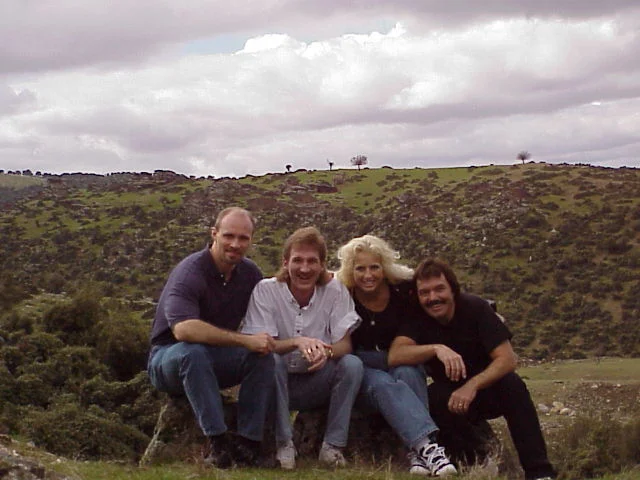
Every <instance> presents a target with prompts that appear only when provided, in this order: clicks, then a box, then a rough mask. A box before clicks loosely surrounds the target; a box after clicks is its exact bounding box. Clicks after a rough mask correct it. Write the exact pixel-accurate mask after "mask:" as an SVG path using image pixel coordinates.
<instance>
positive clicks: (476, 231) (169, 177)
mask: <svg viewBox="0 0 640 480" xmlns="http://www.w3.org/2000/svg"><path fill="white" fill-rule="evenodd" d="M16 183H17V182H16V175H7V174H1V175H0V205H2V210H1V212H0V240H1V241H0V278H1V279H2V280H0V305H1V306H2V307H3V309H4V311H5V312H6V311H8V309H10V308H11V307H12V306H14V305H17V304H18V303H19V302H21V301H23V300H25V299H27V298H29V297H31V296H33V295H37V294H42V293H44V292H48V293H57V294H59V293H63V292H66V293H68V294H73V293H74V292H77V291H79V290H81V289H82V288H85V287H87V286H88V285H91V286H93V287H95V288H96V289H97V290H98V291H99V292H100V293H101V295H103V297H104V298H107V299H112V301H114V302H125V303H126V304H127V305H128V308H130V309H132V310H135V311H138V312H139V313H140V316H141V317H144V318H149V317H150V315H151V312H152V311H153V302H154V301H155V300H156V299H157V297H158V295H159V292H160V290H161V288H162V285H163V282H164V279H165V278H166V275H167V273H168V272H169V271H170V269H171V268H172V267H173V265H175V263H176V262H177V261H178V260H180V259H181V258H182V257H184V256H185V255H186V254H188V253H189V252H192V251H194V250H196V249H199V248H201V247H202V246H203V245H204V244H205V242H206V241H207V238H208V228H209V226H210V223H211V216H212V215H213V214H215V212H217V211H219V210H220V209H222V208H224V207H225V206H229V205H240V206H244V207H247V208H249V209H250V210H252V211H253V212H255V214H256V216H257V218H258V222H259V228H258V230H257V232H256V236H255V247H254V249H253V251H252V254H251V255H252V257H253V258H254V259H255V260H256V261H257V262H258V264H259V265H260V266H261V267H262V268H263V270H264V272H265V274H267V275H269V274H272V273H274V271H275V270H276V268H277V266H278V264H279V262H280V249H281V245H282V241H283V239H284V238H285V237H286V236H287V235H288V234H289V233H290V232H292V231H293V230H294V229H295V228H297V227H300V226H303V225H316V226H317V227H319V228H320V229H321V230H322V231H323V232H324V233H325V235H326V237H327V238H328V240H329V243H330V248H331V251H332V252H335V249H336V248H337V247H338V246H340V245H341V244H343V243H344V242H346V241H348V240H349V239H350V238H351V237H353V236H357V235H362V234H365V233H372V234H375V235H379V236H381V237H383V238H385V239H387V240H388V241H390V242H391V243H392V245H393V246H394V247H395V248H397V249H398V250H399V251H400V252H401V253H402V258H403V260H404V261H405V262H406V263H407V264H409V265H415V264H416V263H417V262H418V261H419V260H420V259H421V258H422V257H424V256H426V255H439V256H442V257H444V258H446V259H448V260H449V261H450V262H452V263H453V265H454V266H455V267H456V268H457V270H458V271H459V273H460V276H461V278H462V280H463V284H464V286H465V288H466V289H467V290H470V291H473V292H475V293H478V294H481V295H484V296H486V297H491V298H494V299H496V300H497V301H498V306H499V310H500V311H501V312H502V313H503V314H504V315H505V316H506V317H507V319H508V322H509V326H510V327H511V328H512V330H513V332H514V334H515V339H514V342H515V346H516V348H517V350H518V352H519V353H520V354H521V355H523V356H525V357H528V358H534V359H544V358H551V357H555V358H582V357H585V356H600V355H622V356H638V355H639V354H640V329H639V328H638V324H639V320H638V318H639V312H640V195H638V192H640V171H639V170H637V169H625V168H622V169H607V168H597V167H590V166H570V165H549V164H536V163H529V164H525V165H513V166H500V167H498V166H488V167H468V168H453V169H431V170H429V169H411V170H395V169H391V168H381V169H364V170H362V171H356V170H337V171H304V170H301V171H297V172H292V173H288V174H272V175H266V176H262V177H251V176H249V177H244V178H241V179H229V178H222V179H214V178H206V179H205V178H188V177H185V176H182V175H176V174H174V173H172V172H167V171H157V172H154V173H153V174H114V175H108V176H100V175H82V174H73V175H60V176H42V177H31V179H30V181H29V182H28V183H27V184H24V185H17V184H16ZM336 265H337V263H336V261H335V259H334V258H332V260H331V266H332V267H335V266H336Z"/></svg>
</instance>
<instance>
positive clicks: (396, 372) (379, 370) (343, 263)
mask: <svg viewBox="0 0 640 480" xmlns="http://www.w3.org/2000/svg"><path fill="white" fill-rule="evenodd" d="M398 257H399V254H398V252H395V251H394V250H392V249H391V247H390V246H389V245H388V244H387V243H386V242H385V241H384V240H382V239H380V238H378V237H375V236H372V235H365V236H363V237H358V238H354V239H353V240H351V241H350V242H349V243H347V244H346V245H344V246H342V247H341V248H340V250H339V251H338V258H339V259H340V269H339V270H338V271H337V272H336V277H337V278H338V280H340V281H341V282H342V283H343V284H344V285H345V286H346V287H347V288H348V289H349V290H350V292H351V295H352V296H353V299H354V301H355V305H356V312H358V315H360V317H361V318H362V324H361V325H360V326H359V327H358V328H357V329H356V330H355V331H354V332H353V334H352V335H351V341H352V343H353V349H354V352H355V354H356V355H358V356H359V357H360V358H361V359H362V361H363V363H364V375H363V379H362V386H361V387H360V395H359V400H358V401H359V402H362V403H364V405H365V406H367V407H368V408H369V409H373V410H374V411H378V412H380V413H381V414H382V416H383V417H384V418H385V420H386V421H387V423H388V424H389V425H390V426H391V428H393V430H394V431H395V432H396V433H397V434H398V435H399V436H400V438H401V439H402V441H403V442H404V444H405V445H406V446H407V448H408V449H409V455H408V456H409V461H410V463H411V466H410V469H409V471H410V472H411V473H415V474H420V475H431V476H436V477H444V476H447V475H452V474H455V473H457V471H456V468H455V467H454V466H453V465H452V464H451V462H450V461H449V459H448V458H447V456H446V455H445V453H444V449H443V448H442V447H440V446H439V445H438V444H437V443H436V436H437V433H438V427H437V426H436V424H435V423H434V422H433V420H432V419H431V416H430V415H429V406H428V399H427V384H426V375H425V372H424V370H423V368H422V367H420V366H413V365H412V366H399V367H396V368H389V366H388V365H387V352H388V350H389V347H390V346H391V342H392V341H393V339H394V337H395V336H396V333H397V332H398V329H399V328H400V325H401V324H402V323H403V322H404V321H409V320H410V318H411V317H412V316H415V308H411V305H412V304H411V301H410V295H409V290H410V289H411V287H412V285H413V283H412V282H411V281H410V279H411V278H412V277H413V271H412V270H411V269H410V268H408V267H405V266H404V265H400V264H398V263H395V259H396V258H398Z"/></svg>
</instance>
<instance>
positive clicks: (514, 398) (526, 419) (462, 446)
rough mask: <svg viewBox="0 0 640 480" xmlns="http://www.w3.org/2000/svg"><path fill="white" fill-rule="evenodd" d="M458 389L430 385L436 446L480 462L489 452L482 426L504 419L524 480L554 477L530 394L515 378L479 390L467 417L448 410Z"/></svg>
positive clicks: (450, 386) (440, 383)
mask: <svg viewBox="0 0 640 480" xmlns="http://www.w3.org/2000/svg"><path fill="white" fill-rule="evenodd" d="M458 386H459V385H455V384H451V383H449V382H434V383H432V384H431V385H429V410H430V412H431V415H432V417H433V419H434V420H435V422H436V424H437V425H438V427H439V428H440V436H439V442H440V443H441V444H442V446H444V447H445V449H446V450H447V452H448V453H449V454H450V455H451V456H452V457H453V458H456V459H460V460H464V461H467V462H474V461H477V460H483V459H484V458H485V457H486V455H487V453H488V452H487V451H486V443H487V442H486V438H483V435H485V434H486V429H484V428H482V424H483V423H484V421H486V420H487V419H492V418H498V417H504V418H505V420H506V421H507V425H508V427H509V433H510V434H511V438H512V440H513V444H514V445H515V447H516V450H517V452H518V457H519V459H520V465H522V468H523V469H524V473H525V478H527V479H530V478H539V477H546V476H550V477H555V472H554V470H553V467H552V466H551V464H550V463H549V459H548V457H547V447H546V445H545V442H544V438H543V436H542V430H541V429H540V421H539V420H538V414H537V412H536V409H535V406H534V405H533V401H532V400H531V394H530V393H529V390H528V389H527V386H526V385H525V383H524V382H523V381H522V379H521V378H520V377H519V376H518V375H517V374H515V373H509V374H507V375H505V376H504V377H503V378H502V379H500V380H499V381H497V382H496V383H494V384H493V385H491V386H490V387H489V388H486V389H484V390H480V391H479V392H478V394H477V395H476V398H475V399H474V401H473V402H472V403H471V407H470V408H469V412H468V413H467V415H457V414H454V413H452V412H450V411H449V409H448V408H447V404H448V402H449V397H450V396H451V394H452V393H453V391H454V390H456V389H457V388H458ZM483 432H485V433H483Z"/></svg>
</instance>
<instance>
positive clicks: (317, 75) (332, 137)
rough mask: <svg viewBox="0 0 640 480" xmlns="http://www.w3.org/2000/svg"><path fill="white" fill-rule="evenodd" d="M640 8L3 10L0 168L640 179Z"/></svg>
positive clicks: (386, 4) (26, 4)
mask: <svg viewBox="0 0 640 480" xmlns="http://www.w3.org/2000/svg"><path fill="white" fill-rule="evenodd" d="M639 112H640V2H638V1H637V0H607V1H603V0H522V1H514V0H484V1H478V0H450V1H447V2H443V1H441V0H394V1H383V0H322V1H317V0H259V1H257V0H255V1H254V0H238V1H236V2H228V1H224V2H222V1H217V0H136V1H133V2H132V1H131V0H111V1H109V2H105V1H104V0H82V1H80V0H56V1H55V2H53V1H46V0H1V1H0V169H3V170H5V171H11V170H21V171H22V170H25V169H29V170H31V171H32V172H34V173H35V172H37V171H40V172H42V173H64V172H92V173H102V174H106V173H111V172H153V171H154V170H157V169H162V170H173V171H175V172H177V173H182V174H185V175H195V176H210V175H211V176H214V177H222V176H237V177H240V176H244V175H246V174H252V175H261V174H264V173H268V172H282V171H285V168H286V167H285V166H286V165H290V166H291V168H292V169H294V170H295V169H298V168H305V169H327V168H329V163H331V164H332V166H333V167H334V168H353V167H352V166H351V164H350V159H351V158H353V157H355V156H356V155H366V156H367V159H368V165H369V166H370V167H372V168H376V167H382V166H391V167H393V168H413V167H422V168H440V167H453V166H469V165H489V164H496V165H502V164H504V165H507V164H514V163H519V161H518V160H517V158H516V157H517V155H518V153H519V152H520V151H523V150H526V151H528V152H530V153H531V160H533V161H539V162H542V161H544V162H548V163H582V164H591V165H599V166H608V167H621V166H627V167H636V168H637V167H640V113H639Z"/></svg>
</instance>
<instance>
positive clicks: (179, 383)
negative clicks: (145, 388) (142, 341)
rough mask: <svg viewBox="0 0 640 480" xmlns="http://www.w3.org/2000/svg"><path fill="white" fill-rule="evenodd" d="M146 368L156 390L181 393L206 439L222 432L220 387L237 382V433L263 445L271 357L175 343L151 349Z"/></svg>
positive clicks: (270, 389) (236, 349)
mask: <svg viewBox="0 0 640 480" xmlns="http://www.w3.org/2000/svg"><path fill="white" fill-rule="evenodd" d="M147 370H148V373H149V378H150V379H151V383H152V384H153V386H154V387H156V388H157V389H158V390H160V391H162V392H167V393H169V394H170V395H183V394H184V395H186V397H187V399H188V400H189V403H190V405H191V409H192V410H193V413H194V415H195V417H196V420H197V422H198V425H199V426H200V428H201V429H202V432H203V433H204V434H205V435H207V436H211V435H220V434H222V433H224V432H225V431H226V430H227V426H226V425H225V422H224V411H223V407H222V398H221V397H220V389H221V388H228V387H232V386H234V385H238V384H240V393H239V396H238V433H239V434H240V435H242V436H243V437H245V438H248V439H251V440H255V441H262V436H263V433H264V427H265V419H266V415H267V411H268V408H269V401H270V399H271V397H272V395H273V389H274V384H275V375H274V355H273V354H269V355H258V354H257V353H253V352H250V351H249V350H247V349H245V348H241V347H214V346H211V345H204V344H200V343H185V342H179V343H175V344H173V345H163V346H160V347H154V348H153V349H152V350H151V354H150V355H149V365H148V369H147Z"/></svg>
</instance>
